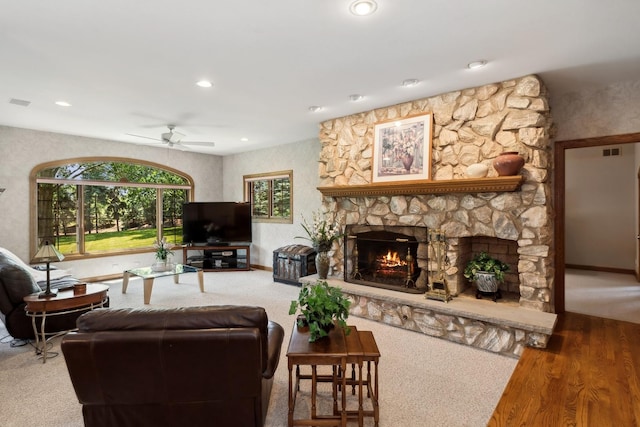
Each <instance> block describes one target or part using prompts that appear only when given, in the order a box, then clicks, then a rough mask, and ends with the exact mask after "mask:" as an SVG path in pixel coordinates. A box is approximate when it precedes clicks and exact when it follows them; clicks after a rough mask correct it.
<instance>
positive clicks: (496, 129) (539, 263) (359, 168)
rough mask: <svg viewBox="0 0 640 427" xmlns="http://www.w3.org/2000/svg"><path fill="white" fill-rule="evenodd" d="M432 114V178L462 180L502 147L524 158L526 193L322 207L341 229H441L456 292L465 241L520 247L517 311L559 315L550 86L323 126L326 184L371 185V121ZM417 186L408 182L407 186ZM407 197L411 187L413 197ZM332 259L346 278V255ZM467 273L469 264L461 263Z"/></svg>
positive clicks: (527, 83)
mask: <svg viewBox="0 0 640 427" xmlns="http://www.w3.org/2000/svg"><path fill="white" fill-rule="evenodd" d="M429 112H432V113H433V118H434V123H433V151H432V157H433V159H432V179H433V180H443V179H459V178H465V169H466V167H467V166H468V165H471V164H473V163H484V164H487V165H489V166H490V172H489V176H497V173H496V171H495V170H494V169H493V167H491V165H492V161H493V159H494V158H495V157H496V156H498V154H500V153H501V152H504V151H517V152H519V153H520V154H521V155H522V156H523V157H524V159H525V165H524V167H523V169H522V171H521V175H522V176H523V177H524V179H525V181H524V183H523V185H522V186H521V188H520V190H518V191H515V192H505V193H473V194H471V193H452V194H445V195H442V194H440V195H435V194H434V195H411V194H408V195H406V196H389V197H328V196H325V197H323V211H324V212H325V215H326V216H327V217H328V219H329V220H331V221H337V222H338V223H340V224H341V225H343V226H344V225H346V224H371V225H381V224H384V225H411V226H426V227H429V228H439V229H441V230H443V231H444V233H445V235H446V236H447V241H448V244H449V249H448V252H447V255H448V257H449V260H450V265H449V267H448V269H447V276H446V277H447V280H448V282H449V284H450V286H452V287H454V288H457V281H458V280H460V277H461V274H460V270H461V267H460V266H459V265H458V259H457V258H458V257H459V255H458V253H459V252H458V250H457V249H458V248H457V246H458V244H459V240H460V239H461V238H463V237H470V236H487V237H497V238H500V239H507V240H512V241H515V242H517V246H518V249H517V251H518V262H517V268H518V276H519V281H520V306H521V307H525V308H530V309H534V310H539V311H546V312H552V310H553V306H552V302H551V300H550V299H551V296H552V295H553V292H552V285H553V247H552V243H553V239H552V231H553V222H552V200H551V182H550V179H551V173H550V171H551V167H552V165H553V162H552V159H551V147H550V139H551V132H552V119H551V115H550V112H549V108H548V99H547V90H546V88H545V87H544V84H543V83H542V81H541V80H540V79H539V78H538V77H537V76H533V75H530V76H525V77H522V78H518V79H514V80H509V81H505V82H500V83H495V84H489V85H485V86H481V87H477V88H470V89H465V90H460V91H455V92H449V93H445V94H442V95H439V96H434V97H430V98H424V99H418V100H415V101H411V102H406V103H403V104H398V105H394V106H390V107H387V108H379V109H376V110H372V111H367V112H363V113H360V114H354V115H350V116H346V117H340V118H336V119H333V120H328V121H325V122H323V123H322V124H321V129H320V134H319V139H320V142H321V144H322V150H321V153H320V161H319V175H320V181H321V183H320V185H321V186H323V187H324V186H345V185H364V184H369V183H371V178H372V164H373V154H374V147H373V141H374V134H373V132H374V125H375V123H377V122H382V121H386V120H392V119H402V118H405V117H408V116H412V115H417V114H421V113H429ZM407 187H409V189H410V187H411V182H408V183H407ZM409 193H410V191H409ZM331 255H332V270H331V271H332V275H335V276H341V274H342V263H343V254H342V248H341V247H339V245H338V244H335V245H334V248H333V252H332V253H331ZM462 268H463V267H462Z"/></svg>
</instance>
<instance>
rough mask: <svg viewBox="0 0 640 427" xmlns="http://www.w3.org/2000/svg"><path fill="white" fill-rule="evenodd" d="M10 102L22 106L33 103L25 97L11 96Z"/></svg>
mask: <svg viewBox="0 0 640 427" xmlns="http://www.w3.org/2000/svg"><path fill="white" fill-rule="evenodd" d="M9 104H13V105H19V106H21V107H28V106H29V105H30V104H31V101H25V100H24V99H16V98H11V99H10V100H9Z"/></svg>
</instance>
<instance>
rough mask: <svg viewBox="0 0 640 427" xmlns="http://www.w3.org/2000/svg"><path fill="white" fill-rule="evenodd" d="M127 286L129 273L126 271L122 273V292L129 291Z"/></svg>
mask: <svg viewBox="0 0 640 427" xmlns="http://www.w3.org/2000/svg"><path fill="white" fill-rule="evenodd" d="M127 286H129V273H128V272H127V271H125V272H124V273H122V293H123V294H126V293H127Z"/></svg>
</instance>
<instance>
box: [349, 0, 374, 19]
mask: <svg viewBox="0 0 640 427" xmlns="http://www.w3.org/2000/svg"><path fill="white" fill-rule="evenodd" d="M377 8H378V4H377V3H376V2H375V1H373V0H356V1H354V2H353V3H351V6H349V10H350V11H351V13H353V14H354V15H356V16H367V15H371V14H372V13H373V12H375V11H376V9H377Z"/></svg>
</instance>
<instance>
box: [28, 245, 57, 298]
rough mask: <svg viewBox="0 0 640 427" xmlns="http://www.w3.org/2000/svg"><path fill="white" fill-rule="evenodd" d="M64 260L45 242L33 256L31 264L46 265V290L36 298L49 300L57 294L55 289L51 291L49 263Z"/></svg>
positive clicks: (53, 247)
mask: <svg viewBox="0 0 640 427" xmlns="http://www.w3.org/2000/svg"><path fill="white" fill-rule="evenodd" d="M63 259H64V255H62V254H61V253H60V252H58V250H57V249H56V248H55V246H53V245H50V244H49V241H48V240H46V241H45V242H44V245H43V246H41V247H40V249H38V252H36V254H35V256H34V257H33V260H32V262H44V263H47V289H46V290H45V291H44V292H42V293H41V294H38V298H49V297H54V296H56V295H57V294H58V290H57V289H53V290H52V289H51V279H50V277H49V263H51V262H55V261H62V260H63Z"/></svg>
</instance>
